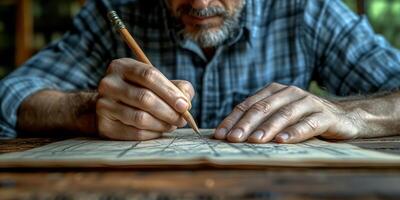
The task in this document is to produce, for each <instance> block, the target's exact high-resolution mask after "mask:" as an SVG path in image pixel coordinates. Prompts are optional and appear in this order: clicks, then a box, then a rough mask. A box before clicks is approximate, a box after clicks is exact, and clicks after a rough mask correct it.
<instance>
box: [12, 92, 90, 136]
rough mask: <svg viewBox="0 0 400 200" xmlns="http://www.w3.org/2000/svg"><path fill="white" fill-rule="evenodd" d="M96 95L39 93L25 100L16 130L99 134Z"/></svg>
mask: <svg viewBox="0 0 400 200" xmlns="http://www.w3.org/2000/svg"><path fill="white" fill-rule="evenodd" d="M96 99H97V93H95V92H76V93H64V92H59V91H40V92H38V93H36V94H34V95H32V96H30V97H28V98H27V99H26V100H24V101H23V103H22V104H21V106H20V108H19V110H18V122H17V129H18V130H22V131H25V132H51V131H60V130H62V131H73V132H80V133H86V134H92V133H96V132H97V130H96V117H95V116H96V115H95V107H96V106H95V105H96Z"/></svg>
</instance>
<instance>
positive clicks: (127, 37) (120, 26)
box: [108, 11, 200, 134]
mask: <svg viewBox="0 0 400 200" xmlns="http://www.w3.org/2000/svg"><path fill="white" fill-rule="evenodd" d="M108 18H109V20H110V21H111V23H112V25H113V26H114V27H115V28H116V29H117V30H118V32H119V33H120V35H121V36H122V38H123V39H124V41H125V42H126V44H127V45H128V46H129V48H130V49H131V50H132V51H133V53H134V54H135V55H136V57H137V59H138V60H139V61H140V62H143V63H146V64H148V65H151V66H153V65H152V64H151V62H150V60H149V59H148V58H147V56H146V55H145V54H144V52H143V51H142V49H141V48H140V46H139V45H138V43H137V42H136V41H135V39H133V37H132V35H131V34H130V33H129V31H128V29H126V26H125V24H124V23H123V22H122V20H121V19H120V18H119V17H118V15H117V12H115V11H110V12H108ZM153 67H154V66H153ZM188 103H189V104H190V102H188ZM190 105H191V104H190ZM189 107H191V106H189ZM182 116H183V118H185V120H186V121H187V123H188V124H189V126H190V127H192V129H193V130H194V131H195V132H196V133H197V134H200V131H199V128H198V127H197V124H196V122H195V121H194V119H193V117H192V115H191V114H190V113H189V111H185V112H184V113H183V114H182Z"/></svg>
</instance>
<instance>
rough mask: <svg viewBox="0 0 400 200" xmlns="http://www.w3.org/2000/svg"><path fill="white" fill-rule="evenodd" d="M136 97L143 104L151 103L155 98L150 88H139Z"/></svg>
mask: <svg viewBox="0 0 400 200" xmlns="http://www.w3.org/2000/svg"><path fill="white" fill-rule="evenodd" d="M136 99H137V101H138V102H139V103H140V104H142V105H149V104H151V102H152V100H153V94H152V92H150V91H149V90H146V89H139V90H138V92H137V95H136Z"/></svg>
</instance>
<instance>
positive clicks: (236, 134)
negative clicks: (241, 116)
mask: <svg viewBox="0 0 400 200" xmlns="http://www.w3.org/2000/svg"><path fill="white" fill-rule="evenodd" d="M229 135H230V136H231V137H234V138H237V139H240V138H242V136H243V131H242V129H240V128H237V129H234V130H233V131H232V132H231V133H230V134H229Z"/></svg>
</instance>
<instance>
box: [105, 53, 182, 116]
mask: <svg viewBox="0 0 400 200" xmlns="http://www.w3.org/2000/svg"><path fill="white" fill-rule="evenodd" d="M114 66H115V67H114ZM121 66H123V67H124V70H122V76H123V78H124V80H127V81H130V82H133V83H136V84H138V85H141V86H142V87H146V88H148V89H149V90H151V91H153V92H154V93H155V94H157V95H158V96H159V97H160V98H161V99H163V100H164V101H165V102H167V103H168V104H169V105H170V106H171V107H172V108H174V109H175V110H176V111H177V112H179V113H183V112H184V111H187V110H188V108H189V103H188V102H187V100H186V99H187V98H186V96H185V95H184V94H183V93H182V92H181V91H180V90H179V89H178V88H177V87H176V86H175V85H174V84H173V83H172V82H171V81H170V80H168V79H167V78H166V77H165V76H164V75H163V74H162V73H161V72H160V71H158V70H157V69H156V68H155V67H153V66H151V65H147V64H144V63H141V62H138V61H135V60H133V59H128V58H125V59H118V60H114V61H113V62H112V63H111V64H110V67H114V68H117V69H116V70H117V71H120V69H119V68H121Z"/></svg>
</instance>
